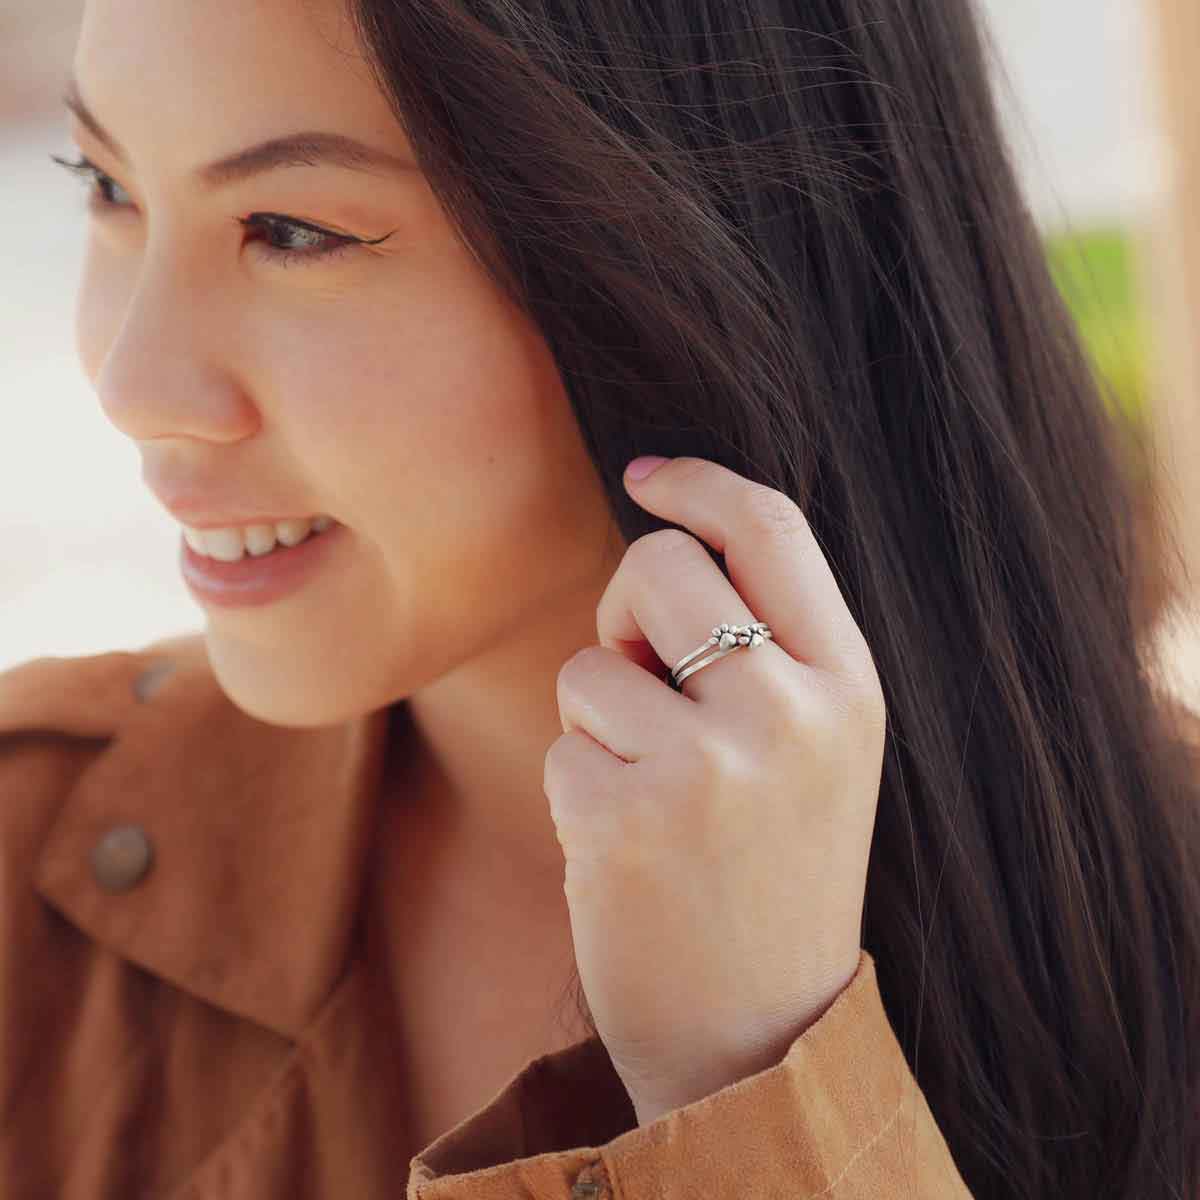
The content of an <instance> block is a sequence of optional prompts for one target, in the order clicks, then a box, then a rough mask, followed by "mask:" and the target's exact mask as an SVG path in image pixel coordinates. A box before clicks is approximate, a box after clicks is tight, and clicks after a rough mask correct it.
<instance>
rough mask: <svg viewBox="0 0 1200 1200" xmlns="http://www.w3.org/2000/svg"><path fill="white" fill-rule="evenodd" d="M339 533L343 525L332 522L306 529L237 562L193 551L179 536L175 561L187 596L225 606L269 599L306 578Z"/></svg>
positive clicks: (340, 538) (328, 552) (340, 536)
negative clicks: (294, 540)
mask: <svg viewBox="0 0 1200 1200" xmlns="http://www.w3.org/2000/svg"><path fill="white" fill-rule="evenodd" d="M345 533H346V527H345V526H344V525H341V524H333V525H331V526H330V527H329V528H328V529H326V530H325V531H324V532H323V533H310V534H309V535H308V537H307V538H305V540H304V541H303V542H301V543H300V544H299V545H298V546H290V547H282V546H281V547H280V548H279V549H277V550H273V551H272V552H271V553H270V554H265V555H263V556H262V557H261V558H255V557H253V556H252V555H250V554H246V555H245V556H244V557H242V558H241V559H239V560H238V561H237V562H218V561H217V559H215V558H207V557H205V556H204V555H202V554H197V553H196V552H195V551H194V550H193V549H192V548H191V546H189V545H188V544H187V542H186V541H184V540H183V538H182V536H181V537H180V542H179V544H180V555H179V566H180V569H181V570H182V572H183V578H184V581H185V582H186V583H187V585H188V587H189V588H190V589H191V591H192V593H193V595H195V596H196V598H197V599H198V600H200V601H201V602H203V603H205V604H212V605H216V606H218V607H226V608H234V607H236V608H242V607H253V606H257V605H263V604H271V603H273V602H274V601H276V600H279V599H281V598H282V597H283V596H286V595H288V594H289V593H290V592H293V591H295V590H296V589H297V588H299V587H300V586H301V585H303V584H304V583H305V582H306V581H307V580H308V579H310V578H311V577H312V576H313V575H314V574H315V573H316V572H317V571H318V570H319V569H320V567H321V566H322V565H323V564H324V563H326V562H327V561H328V559H329V556H330V555H331V554H332V553H334V552H335V551H336V550H337V548H338V547H339V546H340V545H341V543H342V542H343V541H344V536H345Z"/></svg>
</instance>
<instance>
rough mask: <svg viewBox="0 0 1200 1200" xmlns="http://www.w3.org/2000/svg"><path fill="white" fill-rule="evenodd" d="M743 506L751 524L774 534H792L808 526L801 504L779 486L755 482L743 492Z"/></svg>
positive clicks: (743, 514) (745, 516)
mask: <svg viewBox="0 0 1200 1200" xmlns="http://www.w3.org/2000/svg"><path fill="white" fill-rule="evenodd" d="M741 508H742V514H741V515H742V517H743V518H744V519H745V521H746V522H747V523H748V524H749V525H751V526H752V527H753V528H755V529H757V530H759V531H761V532H763V533H767V534H770V535H772V536H778V535H780V534H783V535H787V536H790V535H792V534H795V533H798V532H799V531H800V530H802V529H805V528H807V522H806V520H805V518H804V513H803V512H801V511H800V506H799V505H798V504H797V503H796V502H795V501H794V500H793V499H792V498H791V497H790V496H787V495H785V494H784V493H783V492H781V491H779V490H778V489H777V488H770V487H766V486H765V485H763V484H753V485H752V486H751V487H748V488H747V489H746V490H745V491H744V492H743V493H742V502H741Z"/></svg>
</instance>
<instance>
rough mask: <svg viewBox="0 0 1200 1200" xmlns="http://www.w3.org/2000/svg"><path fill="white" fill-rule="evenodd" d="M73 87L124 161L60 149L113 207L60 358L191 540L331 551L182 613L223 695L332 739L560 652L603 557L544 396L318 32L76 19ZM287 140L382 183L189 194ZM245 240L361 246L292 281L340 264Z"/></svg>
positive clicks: (392, 139)
mask: <svg viewBox="0 0 1200 1200" xmlns="http://www.w3.org/2000/svg"><path fill="white" fill-rule="evenodd" d="M75 78H76V81H77V85H78V92H79V95H80V96H81V97H82V99H83V101H84V103H85V104H86V106H87V108H88V109H89V110H90V112H91V113H92V114H93V115H94V116H95V117H96V118H97V119H98V120H99V122H100V123H101V124H102V125H103V127H104V128H105V129H106V130H107V131H109V133H110V134H111V136H112V139H113V140H114V141H115V142H116V143H117V145H118V146H119V147H120V148H121V149H120V152H119V153H118V152H117V151H116V150H114V149H113V148H112V147H110V146H107V145H105V144H104V142H103V141H102V140H100V139H99V138H98V137H97V136H95V134H94V133H93V132H92V131H90V130H89V129H88V128H87V127H86V123H85V122H83V121H76V122H74V123H73V128H74V133H75V136H76V138H77V140H78V145H79V148H80V150H81V151H82V153H83V155H84V156H85V157H86V158H87V159H88V160H89V161H90V162H92V163H93V164H95V165H96V166H97V167H98V168H99V170H100V171H102V172H103V173H104V175H106V176H109V177H111V178H112V180H113V181H114V183H113V184H112V185H105V184H102V185H101V194H102V195H103V196H104V198H105V199H107V200H108V201H109V203H107V204H104V203H103V202H100V201H97V200H95V199H93V201H92V206H91V208H92V211H91V215H90V216H89V222H90V234H89V240H88V252H87V260H86V267H85V270H84V275H83V281H82V286H81V292H80V298H79V308H78V325H77V342H78V349H79V354H80V358H81V361H82V363H83V366H84V369H85V371H86V373H87V375H88V377H89V379H90V380H91V381H92V383H93V384H94V386H95V388H96V391H97V394H98V397H99V399H100V403H101V404H102V406H103V409H104V411H105V413H106V415H107V416H108V418H109V419H110V420H111V421H112V422H113V424H114V425H115V426H116V427H117V428H118V429H120V430H121V432H123V433H124V434H126V435H127V436H128V437H129V438H131V439H132V440H133V441H134V442H135V444H136V445H137V447H138V450H139V452H140V453H141V456H142V463H143V477H144V479H145V481H146V483H147V485H148V486H149V487H150V488H152V489H153V490H154V492H155V493H156V495H157V496H158V498H159V499H160V500H161V501H162V502H163V504H164V505H166V506H168V507H172V508H179V509H182V507H183V506H185V505H189V504H190V505H192V506H194V507H193V510H192V512H191V516H190V517H189V515H188V514H186V513H183V514H179V513H177V514H176V515H179V516H180V517H181V521H182V522H183V523H187V524H190V525H208V526H217V525H225V524H229V522H228V521H226V520H223V519H222V518H224V517H227V516H229V515H230V514H237V515H239V516H263V517H275V518H282V517H289V516H294V517H305V516H310V515H316V514H328V515H329V516H332V517H333V518H334V519H335V520H336V521H337V522H338V523H340V525H341V526H343V528H341V529H340V530H339V529H336V528H335V530H334V534H335V535H336V538H335V540H333V541H331V542H329V543H328V545H327V549H326V553H324V554H323V555H322V556H321V561H320V564H319V566H318V567H317V569H316V570H315V571H313V572H311V573H310V574H308V575H307V576H306V577H305V579H304V582H303V584H302V585H301V586H299V587H298V588H295V589H293V590H291V591H289V592H287V593H286V594H284V595H281V596H280V597H279V598H277V599H275V600H273V601H272V602H270V603H267V604H256V605H247V604H235V605H227V604H217V603H213V602H210V601H208V600H205V599H203V598H201V597H200V596H197V599H198V602H199V603H200V604H201V605H202V606H203V608H204V612H205V616H206V622H207V628H206V637H207V643H208V650H209V656H210V659H211V660H212V663H213V667H214V669H215V671H216V673H217V675H218V678H219V680H220V681H221V683H222V686H223V688H224V689H225V690H226V692H227V693H228V694H229V695H230V697H231V698H232V699H233V700H234V701H235V702H236V703H237V704H239V706H240V707H242V708H243V709H244V710H245V711H247V712H249V713H251V714H252V715H255V716H258V717H260V718H261V719H264V720H267V721H271V722H273V723H278V724H283V725H296V726H307V725H318V724H326V723H332V722H335V721H339V720H343V719H346V718H347V717H349V716H353V715H357V714H359V713H363V712H367V711H370V710H373V709H376V708H379V707H382V706H383V705H386V704H389V703H391V702H392V701H394V700H396V699H398V698H400V697H404V696H408V695H410V694H412V693H413V692H415V691H416V690H418V689H419V688H421V687H424V686H425V685H427V684H428V683H430V682H431V681H433V680H435V679H437V678H439V677H441V676H443V675H445V674H446V673H448V672H449V671H451V670H452V669H454V668H455V667H458V666H460V665H462V664H464V663H466V662H467V661H468V660H473V659H478V660H480V661H486V659H485V655H486V654H487V653H488V652H489V651H493V650H498V649H500V648H501V647H503V646H507V645H510V644H511V645H514V646H516V645H519V644H520V643H521V641H522V640H523V639H533V638H536V637H538V636H541V635H540V634H539V632H538V631H546V632H547V636H555V635H554V633H553V627H554V625H555V622H560V623H566V624H571V625H572V627H573V629H574V631H576V632H578V631H580V629H581V626H580V613H581V612H583V613H584V614H585V615H586V616H589V617H590V616H592V615H594V601H595V597H596V595H598V594H599V590H600V589H601V588H602V586H603V582H604V580H605V579H607V577H608V576H609V575H610V574H611V571H612V569H613V567H614V566H615V562H616V561H617V558H616V557H614V556H615V555H616V556H619V553H620V552H621V550H623V546H622V545H620V543H619V535H618V534H617V533H616V531H615V528H614V527H613V526H612V524H611V514H610V511H609V508H608V504H607V500H606V497H605V494H604V492H603V489H602V487H601V484H600V481H599V478H598V476H597V475H596V473H595V470H594V468H593V466H592V463H591V461H590V459H589V458H588V456H587V454H586V453H585V450H584V447H583V444H582V441H581V438H580V436H579V432H578V429H577V426H576V424H575V421H574V418H573V416H572V414H571V411H570V407H569V404H568V402H567V399H566V395H565V392H564V390H563V386H562V381H561V378H560V376H559V374H558V372H557V369H556V366H555V363H554V361H553V358H552V356H551V354H550V352H549V350H548V348H547V346H546V344H545V342H544V341H543V339H542V338H541V336H540V335H539V333H538V331H537V329H536V328H534V327H533V326H532V324H531V323H530V321H529V320H528V319H527V318H526V317H525V316H524V315H522V313H521V312H519V311H518V310H517V309H516V308H515V307H513V306H512V305H510V304H509V303H508V302H507V301H506V299H505V298H504V297H503V295H502V294H501V293H500V292H499V291H498V289H496V288H495V287H494V286H493V285H492V284H491V282H490V281H489V280H488V278H487V276H486V275H485V274H484V271H483V269H482V267H481V266H480V265H479V263H478V262H477V261H476V259H475V257H474V256H473V254H472V253H471V252H470V251H469V250H468V249H467V248H466V247H465V246H464V245H462V244H461V243H460V242H459V241H458V239H457V238H456V236H455V235H454V234H453V233H452V231H451V228H450V224H449V222H448V220H447V219H446V217H445V216H444V214H443V212H442V210H441V209H440V207H439V205H438V204H437V203H436V201H435V200H434V197H433V194H432V193H431V191H430V190H429V187H428V186H427V184H426V183H425V181H424V177H423V176H422V174H421V173H420V172H419V171H418V170H417V169H416V167H415V164H414V160H413V157H412V151H411V147H410V145H409V143H408V141H407V139H406V137H405V136H404V134H403V131H402V129H401V127H400V125H399V123H398V122H397V121H396V120H395V118H394V117H393V115H392V113H391V111H390V109H389V107H388V104H387V102H386V101H385V99H384V96H383V94H382V93H381V92H380V91H379V89H378V88H377V86H376V85H375V83H374V82H373V81H372V80H371V78H370V75H369V72H368V70H367V66H366V63H365V60H364V58H363V56H362V54H361V51H360V50H359V49H358V47H357V46H356V44H355V42H354V40H353V37H352V33H351V27H350V25H349V22H348V19H347V18H346V16H345V14H344V12H343V11H342V9H341V6H340V4H338V3H331V2H329V0H317V2H316V3H311V2H309V0H256V2H255V3H253V4H245V3H236V2H235V0H208V2H206V3H204V4H196V3H195V2H194V0H156V3H154V4H145V3H142V2H141V0H88V3H87V5H86V11H85V15H84V21H83V26H82V30H81V33H80V38H79V43H78V48H77V52H76V57H75ZM310 131H320V132H324V133H333V134H340V135H345V136H347V137H350V138H354V139H356V140H357V141H360V142H363V143H366V144H367V145H368V146H369V147H371V148H372V149H374V150H377V151H381V152H383V153H385V154H388V155H391V156H393V157H394V158H395V159H397V160H401V161H400V163H399V164H398V165H395V166H393V167H392V168H387V167H377V166H373V167H371V168H370V169H369V170H356V169H351V168H350V167H348V166H345V165H342V166H338V165H334V164H332V163H324V162H322V163H319V164H317V165H296V163H295V156H294V155H293V156H292V157H291V158H290V159H287V160H285V163H284V165H279V164H278V163H277V164H276V165H275V166H274V167H272V168H267V169H263V170H260V171H258V172H255V173H247V174H244V175H243V174H240V173H234V172H229V173H227V174H226V176H225V177H223V178H221V179H217V180H213V181H203V182H198V181H197V178H196V176H195V172H197V170H198V169H199V168H202V167H204V166H205V165H207V164H210V163H212V162H214V161H215V160H217V159H221V158H225V157H227V156H229V155H231V154H233V153H235V152H237V151H240V150H243V149H245V148H248V147H251V146H254V145H256V144H258V143H261V142H263V141H265V140H267V139H272V138H278V137H281V136H284V135H290V134H295V133H300V132H310ZM405 160H406V161H407V162H408V163H409V164H411V165H410V166H409V168H408V169H404V166H403V163H404V161H405ZM262 213H268V214H276V215H277V217H287V218H291V219H292V220H293V222H302V223H303V226H317V227H320V229H322V230H330V231H333V233H334V234H336V235H340V236H351V237H354V238H360V239H368V240H370V239H379V238H383V239H384V240H383V241H381V242H379V243H378V244H377V245H373V246H369V245H348V246H347V248H346V249H344V250H342V251H341V252H339V253H336V254H330V255H326V256H318V255H317V254H316V251H317V250H320V249H324V248H328V247H331V246H334V245H338V244H340V242H339V240H338V238H336V237H328V236H323V235H321V234H316V235H314V234H312V233H311V232H309V231H306V229H305V228H304V227H303V226H301V227H297V225H296V224H294V223H293V224H287V223H284V222H282V221H280V220H279V219H276V220H275V223H274V224H273V225H270V226H266V225H264V224H263V223H262V222H261V221H259V222H258V223H257V224H254V223H252V224H251V225H250V226H246V225H243V224H242V223H241V221H242V220H244V219H248V218H250V217H251V215H252V214H262ZM288 249H290V250H292V251H293V252H294V253H293V255H292V257H290V258H288V259H286V260H285V259H284V258H283V257H282V255H281V254H280V253H278V252H276V251H278V250H288ZM201 514H203V515H201ZM321 536H329V535H321ZM182 549H183V548H182V546H181V554H182ZM277 553H279V552H277ZM264 561H265V560H264ZM297 561H298V560H297ZM194 594H195V593H194ZM581 597H582V598H583V600H582V605H583V607H581ZM588 604H590V605H591V610H592V611H591V613H590V614H588V613H587V612H586V610H587V606H588ZM584 640H585V641H586V640H591V639H588V638H585V639H584ZM499 657H501V658H502V657H503V651H502V650H501V652H500V654H499Z"/></svg>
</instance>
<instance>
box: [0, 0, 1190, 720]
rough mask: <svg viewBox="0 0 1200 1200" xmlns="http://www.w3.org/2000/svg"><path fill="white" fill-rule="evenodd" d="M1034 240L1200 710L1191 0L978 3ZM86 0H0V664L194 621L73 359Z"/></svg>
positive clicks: (174, 531)
mask: <svg viewBox="0 0 1200 1200" xmlns="http://www.w3.org/2000/svg"><path fill="white" fill-rule="evenodd" d="M981 6H982V10H983V12H984V15H985V17H986V20H987V33H988V35H989V37H990V39H991V41H992V46H993V70H994V73H995V78H994V84H995V88H996V94H997V98H998V100H999V102H1000V105H1001V108H1002V111H1003V114H1004V118H1005V121H1006V124H1007V128H1008V132H1009V138H1010V142H1011V145H1012V148H1013V151H1014V153H1015V155H1016V158H1017V161H1018V164H1019V166H1020V169H1021V172H1022V176H1023V179H1024V184H1025V188H1026V195H1027V197H1028V200H1029V204H1030V207H1031V209H1032V210H1033V212H1034V214H1035V216H1036V218H1037V220H1038V223H1039V226H1040V228H1041V229H1042V231H1043V235H1044V239H1045V246H1046V253H1047V256H1048V259H1049V261H1050V264H1051V267H1052V269H1053V271H1054V275H1055V278H1056V280H1057V281H1058V283H1059V286H1060V288H1061V289H1062V291H1063V293H1064V296H1065V297H1066V298H1067V300H1068V302H1069V304H1070V305H1071V308H1072V310H1073V312H1074V313H1075V315H1076V319H1077V321H1078V323H1079V326H1080V329H1081V331H1082V333H1083V335H1084V338H1085V341H1086V343H1087V346H1088V348H1089V351H1090V353H1091V356H1092V359H1093V362H1094V366H1095V370H1096V373H1097V376H1098V378H1099V379H1100V380H1101V382H1102V385H1103V389H1104V393H1105V397H1106V402H1107V403H1108V404H1109V405H1110V406H1111V409H1112V412H1113V414H1114V417H1115V418H1116V419H1117V421H1118V423H1119V427H1120V429H1121V430H1122V433H1123V438H1124V441H1125V444H1126V447H1127V458H1128V463H1129V471H1130V474H1131V477H1132V478H1134V479H1135V481H1136V482H1137V495H1138V505H1139V509H1138V511H1139V538H1140V540H1141V543H1142V545H1143V547H1144V550H1145V562H1146V570H1145V572H1144V577H1143V579H1142V580H1141V581H1140V582H1139V585H1138V587H1139V596H1138V599H1139V604H1140V605H1141V607H1142V611H1143V612H1144V613H1145V614H1146V621H1147V627H1148V628H1149V629H1151V630H1152V631H1153V644H1154V646H1155V650H1156V653H1157V654H1158V656H1159V659H1158V661H1159V663H1160V669H1161V672H1162V674H1163V675H1164V677H1165V678H1166V679H1167V680H1168V682H1169V683H1170V684H1171V686H1172V687H1173V688H1174V689H1175V690H1176V691H1178V692H1179V693H1180V694H1182V695H1183V696H1184V697H1185V699H1187V700H1188V701H1189V702H1190V703H1192V704H1193V705H1194V706H1196V707H1197V708H1200V634H1198V633H1197V630H1198V629H1200V619H1198V618H1197V617H1196V616H1195V610H1196V609H1197V608H1198V607H1200V599H1198V598H1197V596H1196V589H1195V587H1194V586H1193V584H1192V582H1191V581H1192V580H1193V579H1196V578H1200V570H1198V569H1197V568H1198V565H1200V529H1198V528H1197V526H1200V520H1198V518H1200V472H1196V471H1195V470H1193V469H1191V464H1192V463H1195V462H1196V461H1198V459H1197V452H1198V451H1200V350H1198V349H1197V345H1196V338H1195V324H1196V318H1197V316H1200V215H1197V214H1200V82H1198V81H1197V78H1196V76H1197V74H1198V73H1200V72H1198V71H1197V68H1200V4H1197V2H1196V0H1055V3H1053V4H1048V3H1046V0H981ZM80 9H81V0H20V2H17V0H0V216H2V217H3V218H4V227H5V230H6V235H7V236H5V238H4V239H3V241H2V244H0V330H2V331H3V332H2V334H0V395H2V396H4V397H6V398H7V403H8V405H9V411H10V413H11V414H12V415H14V417H15V418H16V420H15V421H14V425H13V426H12V427H10V432H9V435H8V436H7V437H5V438H4V439H2V440H0V546H2V547H3V549H2V550H0V556H2V557H0V577H2V578H3V580H4V586H3V588H2V589H0V670H3V669H4V668H5V667H7V666H9V665H12V664H14V663H17V662H20V661H23V660H24V659H27V658H32V657H36V656H39V655H43V654H55V655H71V654H90V653H99V652H102V651H106V650H113V649H137V648H140V647H142V646H144V645H146V644H147V643H149V642H152V641H155V640H157V639H159V638H160V637H165V636H168V635H170V634H175V633H181V632H186V631H189V630H198V629H200V628H202V626H203V624H204V617H203V611H202V609H201V608H200V607H199V606H198V605H197V604H196V603H195V602H194V601H193V600H192V598H191V596H190V593H189V592H188V591H187V589H186V587H185V586H184V584H183V581H182V579H181V577H180V575H179V569H178V566H177V556H178V544H179V531H178V526H177V525H176V524H175V522H174V521H173V520H172V519H171V518H170V517H168V516H167V515H166V513H165V512H164V511H163V510H162V509H161V508H160V507H159V506H158V504H157V502H155V501H154V500H153V498H152V497H151V496H150V494H149V493H148V492H147V491H146V490H145V488H144V486H143V485H142V483H141V478H140V459H139V456H138V454H137V451H136V449H135V448H134V447H133V446H132V444H130V443H129V442H127V441H126V439H125V438H124V437H123V436H121V435H120V434H118V433H117V432H116V430H115V429H113V428H112V427H111V426H110V425H109V424H108V422H107V421H106V420H105V419H104V417H103V415H102V414H101V412H100V410H99V407H98V405H97V403H96V401H95V397H94V395H93V393H92V392H91V390H90V387H89V386H88V384H87V381H86V380H85V379H84V377H83V375H82V372H81V371H80V369H79V367H78V365H77V362H76V358H75V348H74V329H73V324H74V293H75V288H76V284H77V280H78V275H79V270H80V266H81V261H82V250H83V240H84V230H85V214H84V208H83V203H84V190H85V185H84V184H83V183H80V182H79V181H77V180H74V179H72V178H71V177H70V176H69V175H68V174H67V173H65V172H64V171H62V169H61V168H59V167H58V166H56V165H55V164H53V163H52V162H51V161H50V158H49V155H50V154H52V153H56V154H61V155H64V156H71V157H73V156H74V151H73V149H72V146H71V142H70V140H69V138H68V136H67V128H68V125H67V119H66V116H65V113H64V110H63V108H62V105H61V101H60V95H61V91H62V85H63V82H64V80H65V77H66V74H67V71H68V68H69V65H70V61H71V56H72V52H73V49H74V41H75V32H76V27H77V23H78V20H79V13H80Z"/></svg>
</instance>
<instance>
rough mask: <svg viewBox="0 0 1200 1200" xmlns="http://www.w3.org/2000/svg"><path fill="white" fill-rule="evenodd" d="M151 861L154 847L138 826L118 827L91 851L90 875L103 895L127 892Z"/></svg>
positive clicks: (137, 881) (148, 868)
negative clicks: (103, 891) (104, 893)
mask: <svg viewBox="0 0 1200 1200" xmlns="http://www.w3.org/2000/svg"><path fill="white" fill-rule="evenodd" d="M153 861H154V847H153V846H152V845H151V842H150V839H149V838H148V837H147V836H146V831H145V830H144V829H142V828H141V826H139V825H118V826H116V827H115V828H114V829H110V830H109V831H108V832H107V833H106V834H105V835H104V836H103V837H102V838H101V839H100V840H99V841H98V842H97V843H96V845H95V846H94V847H93V848H92V874H93V875H94V876H95V878H96V882H97V883H98V884H99V885H100V886H101V887H102V888H103V889H104V890H105V891H106V892H126V891H128V890H129V889H130V888H131V887H133V886H134V885H135V884H136V883H139V882H140V881H141V880H142V879H143V878H144V877H145V875H146V872H147V871H149V870H150V867H151V865H152V863H153Z"/></svg>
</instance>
